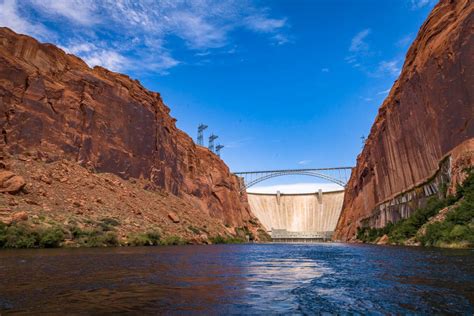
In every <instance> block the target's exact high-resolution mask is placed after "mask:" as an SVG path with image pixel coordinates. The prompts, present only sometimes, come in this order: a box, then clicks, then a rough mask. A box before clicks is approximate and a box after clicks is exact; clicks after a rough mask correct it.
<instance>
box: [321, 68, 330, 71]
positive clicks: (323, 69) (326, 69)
mask: <svg viewBox="0 0 474 316" xmlns="http://www.w3.org/2000/svg"><path fill="white" fill-rule="evenodd" d="M321 72H329V68H321Z"/></svg>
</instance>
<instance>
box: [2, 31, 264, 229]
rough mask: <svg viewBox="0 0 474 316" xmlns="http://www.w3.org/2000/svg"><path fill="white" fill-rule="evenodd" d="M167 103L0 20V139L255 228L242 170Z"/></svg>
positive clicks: (13, 149)
mask: <svg viewBox="0 0 474 316" xmlns="http://www.w3.org/2000/svg"><path fill="white" fill-rule="evenodd" d="M169 112H170V110H169V108H168V107H167V106H166V105H165V104H164V103H163V101H162V99H161V97H160V95H159V94H158V93H155V92H152V91H149V90H147V89H145V88H144V87H143V86H142V85H141V84H140V83H139V82H138V81H137V80H132V79H131V78H129V77H128V76H126V75H123V74H118V73H114V72H111V71H108V70H107V69H104V68H102V67H94V68H93V69H91V68H89V67H88V66H87V65H86V64H85V63H84V62H83V61H82V60H81V59H79V58H77V57H76V56H73V55H70V54H66V53H65V52H64V51H62V50H61V49H59V48H57V47H55V46H54V45H51V44H42V43H39V42H38V41H36V40H35V39H33V38H31V37H28V36H24V35H19V34H16V33H14V32H13V31H11V30H9V29H7V28H0V131H1V134H2V135H1V136H2V137H1V139H0V147H2V148H0V149H3V150H4V151H5V152H7V153H8V154H10V155H13V157H17V156H18V155H21V154H22V153H25V152H30V153H31V152H32V151H34V152H36V154H35V156H38V155H39V156H40V157H41V158H42V159H43V158H44V157H46V161H47V162H48V163H50V162H54V161H58V160H60V159H67V160H69V161H74V162H77V163H78V164H79V165H81V166H83V167H86V168H87V169H88V170H90V171H92V172H94V173H112V174H115V175H117V176H119V177H121V178H122V179H131V178H133V179H144V180H148V182H147V183H148V184H147V185H146V186H147V187H146V189H148V190H150V189H151V190H154V189H156V190H161V191H163V192H168V193H171V194H173V195H175V196H177V197H179V198H181V199H183V200H184V201H185V202H186V203H188V204H189V205H190V206H191V208H192V209H194V212H196V213H199V216H198V217H199V218H200V220H201V221H202V219H203V218H213V219H217V220H219V221H220V222H221V223H222V229H223V230H225V229H226V228H225V227H224V225H225V226H227V227H230V228H231V229H230V230H232V228H233V227H245V226H249V227H250V228H251V229H257V228H258V227H259V225H258V223H257V224H252V223H255V221H254V220H253V219H252V217H253V216H252V214H251V212H250V209H249V207H248V204H247V202H246V200H245V196H244V197H241V196H240V194H239V185H238V184H239V182H238V178H237V177H236V176H234V175H233V174H231V173H230V172H229V169H228V167H227V166H226V165H225V163H224V162H223V161H222V160H221V159H220V158H218V157H217V156H216V155H214V154H213V153H211V152H210V151H209V150H208V149H206V148H203V147H199V146H196V145H195V144H194V143H193V141H192V139H191V138H190V137H189V136H188V135H186V134H185V133H184V132H182V131H180V130H179V129H177V128H176V126H175V121H176V120H175V119H173V118H172V117H171V116H170V115H169ZM189 208H190V207H187V209H188V210H189ZM203 216H204V217H203ZM191 217H192V215H191Z"/></svg>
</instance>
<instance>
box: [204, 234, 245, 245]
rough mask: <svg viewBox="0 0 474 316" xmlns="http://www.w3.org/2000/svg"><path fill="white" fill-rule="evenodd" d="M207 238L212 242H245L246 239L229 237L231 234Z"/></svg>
mask: <svg viewBox="0 0 474 316" xmlns="http://www.w3.org/2000/svg"><path fill="white" fill-rule="evenodd" d="M209 240H210V241H211V242H212V243H213V244H241V243H244V242H246V240H245V239H243V238H241V237H231V236H225V237H223V236H221V235H217V236H214V237H210V238H209Z"/></svg>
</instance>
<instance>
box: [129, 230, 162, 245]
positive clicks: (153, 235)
mask: <svg viewBox="0 0 474 316" xmlns="http://www.w3.org/2000/svg"><path fill="white" fill-rule="evenodd" d="M128 242H129V244H130V245H131V246H157V245H159V244H160V233H159V232H158V231H149V232H147V233H144V234H134V235H131V236H130V237H129V238H128Z"/></svg>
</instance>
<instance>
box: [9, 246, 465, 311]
mask: <svg viewBox="0 0 474 316" xmlns="http://www.w3.org/2000/svg"><path fill="white" fill-rule="evenodd" d="M10 312H20V313H28V314H29V313H33V314H37V313H49V314H64V313H73V314H97V313H125V314H127V313H130V314H156V313H195V314H262V313H265V314H268V313H278V314H285V313H292V314H314V313H324V312H330V313H344V312H350V313H354V312H355V313H363V314H365V313H368V312H371V313H375V314H387V313H392V314H405V313H412V314H413V313H416V314H433V313H434V314H440V313H443V314H444V313H455V314H466V315H472V314H473V312H474V251H473V250H442V249H422V248H407V247H388V246H369V245H347V244H331V243H326V244H247V245H213V246H170V247H143V248H141V247H140V248H108V249H45V250H2V251H0V314H3V313H7V314H8V313H10Z"/></svg>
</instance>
